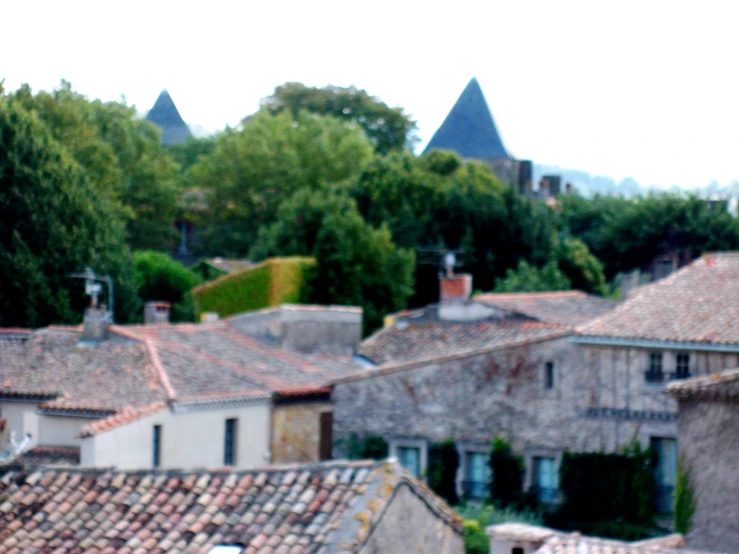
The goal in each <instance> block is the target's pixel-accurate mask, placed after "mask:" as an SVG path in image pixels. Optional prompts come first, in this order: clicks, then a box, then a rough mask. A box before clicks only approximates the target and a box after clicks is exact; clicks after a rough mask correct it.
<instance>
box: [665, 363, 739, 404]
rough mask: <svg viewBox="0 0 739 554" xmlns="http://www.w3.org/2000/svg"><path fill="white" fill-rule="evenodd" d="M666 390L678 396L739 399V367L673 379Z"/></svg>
mask: <svg viewBox="0 0 739 554" xmlns="http://www.w3.org/2000/svg"><path fill="white" fill-rule="evenodd" d="M665 391H666V392H667V393H668V394H670V395H672V396H674V397H676V398H716V399H719V398H726V399H734V400H736V399H739V369H728V370H726V371H722V372H719V373H711V374H709V375H701V376H699V377H693V378H692V379H685V380H683V381H673V382H672V383H669V384H668V385H667V387H666V388H665Z"/></svg>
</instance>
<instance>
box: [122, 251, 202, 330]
mask: <svg viewBox="0 0 739 554" xmlns="http://www.w3.org/2000/svg"><path fill="white" fill-rule="evenodd" d="M133 259H134V265H135V269H136V283H137V285H138V291H139V297H140V298H141V299H142V300H143V301H144V302H147V301H150V300H163V301H165V302H170V303H171V304H172V311H171V313H170V318H171V320H172V321H193V319H194V309H193V304H192V297H191V296H190V289H192V287H194V286H195V285H197V284H198V283H200V278H199V277H198V276H197V275H195V274H194V273H193V272H192V271H190V270H189V269H187V268H186V267H185V266H184V265H182V264H180V263H178V262H176V261H174V260H173V259H172V258H170V257H169V256H167V255H166V254H163V253H161V252H155V251H153V250H137V251H136V252H134V253H133Z"/></svg>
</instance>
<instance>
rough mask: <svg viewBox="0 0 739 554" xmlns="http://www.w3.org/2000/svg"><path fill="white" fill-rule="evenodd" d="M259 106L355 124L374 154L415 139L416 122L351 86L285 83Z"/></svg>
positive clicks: (397, 147)
mask: <svg viewBox="0 0 739 554" xmlns="http://www.w3.org/2000/svg"><path fill="white" fill-rule="evenodd" d="M262 106H264V107H265V108H267V109H268V110H270V111H271V112H272V113H281V112H283V111H289V112H290V113H291V114H292V115H293V117H298V114H299V113H300V112H301V111H303V110H304V111H307V112H311V113H315V114H319V115H330V116H333V117H337V118H339V119H343V120H345V121H348V122H350V123H354V124H356V125H359V126H360V127H361V128H362V129H363V130H364V132H365V134H366V135H367V137H368V138H369V139H370V141H372V144H373V145H374V147H375V150H376V151H377V153H378V154H387V153H388V152H390V151H392V150H402V149H405V148H412V147H413V145H414V144H415V142H416V137H415V131H416V129H417V126H416V122H415V121H413V120H412V119H411V118H410V116H409V115H408V114H406V113H405V112H404V110H403V109H402V108H391V107H390V106H388V105H387V104H385V103H384V102H382V101H381V100H378V99H377V98H375V97H374V96H370V95H369V94H368V93H367V92H366V91H365V90H362V89H358V88H356V87H353V86H351V87H346V88H342V87H335V86H331V85H329V86H326V87H323V88H315V87H307V86H305V85H303V84H302V83H285V84H284V85H280V86H278V87H277V88H275V91H274V92H273V93H272V95H271V96H268V97H266V98H264V99H263V100H262Z"/></svg>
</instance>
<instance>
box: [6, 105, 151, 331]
mask: <svg viewBox="0 0 739 554" xmlns="http://www.w3.org/2000/svg"><path fill="white" fill-rule="evenodd" d="M120 214H121V208H120V205H118V204H117V203H116V201H115V200H114V199H113V198H111V197H110V195H108V194H105V193H104V191H101V190H100V189H99V188H97V187H95V186H93V185H92V184H91V183H90V181H89V178H88V173H87V172H86V171H85V170H84V168H82V167H81V166H80V165H79V164H78V163H77V162H76V161H75V157H74V156H73V155H72V153H71V152H69V151H68V150H67V149H65V148H64V147H63V146H62V145H60V144H59V143H58V142H57V141H56V140H54V138H53V137H52V134H51V132H50V131H49V130H48V128H47V127H46V126H45V125H44V123H43V122H42V121H41V120H40V119H39V117H38V116H37V115H35V114H34V113H31V112H30V111H29V110H27V109H25V108H24V106H23V105H22V103H21V102H19V101H18V100H17V99H15V98H14V97H13V96H10V97H9V96H0V324H2V325H4V326H28V327H39V326H43V325H47V324H50V323H61V322H74V321H79V320H80V319H81V315H82V310H83V307H84V305H85V303H86V302H87V299H85V297H84V295H83V294H82V287H81V286H80V284H79V282H78V281H77V280H75V279H71V278H70V276H69V275H70V273H73V272H78V271H81V270H83V269H84V268H85V267H87V266H89V267H91V268H93V269H94V270H95V271H96V272H97V273H99V274H109V275H111V276H112V277H113V278H114V281H115V306H116V314H115V315H116V317H117V319H118V321H127V320H130V319H131V318H134V317H136V315H137V314H138V313H139V308H140V305H139V303H138V298H137V296H136V289H135V283H134V278H133V269H132V266H133V264H132V260H131V254H130V251H129V250H128V248H127V246H126V244H125V231H124V227H123V223H122V221H121V219H120Z"/></svg>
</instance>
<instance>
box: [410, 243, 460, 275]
mask: <svg viewBox="0 0 739 554" xmlns="http://www.w3.org/2000/svg"><path fill="white" fill-rule="evenodd" d="M416 251H417V252H429V253H431V254H434V255H435V257H436V260H437V261H435V262H419V264H422V265H431V264H433V265H436V266H439V267H442V268H444V270H445V271H446V276H447V277H452V276H453V275H454V268H455V267H459V266H461V265H462V264H461V263H460V262H458V261H457V255H458V254H464V250H461V249H457V250H451V249H448V248H416Z"/></svg>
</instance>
